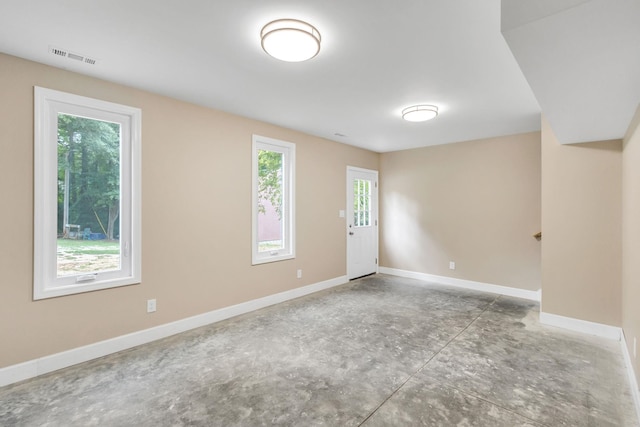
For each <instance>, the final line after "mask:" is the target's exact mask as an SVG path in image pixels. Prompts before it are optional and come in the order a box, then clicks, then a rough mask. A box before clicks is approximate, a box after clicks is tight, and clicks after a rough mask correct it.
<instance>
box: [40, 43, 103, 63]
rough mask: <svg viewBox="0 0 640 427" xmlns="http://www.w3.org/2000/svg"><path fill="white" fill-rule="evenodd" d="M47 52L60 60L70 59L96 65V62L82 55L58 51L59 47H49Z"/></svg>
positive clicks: (63, 50)
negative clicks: (60, 58)
mask: <svg viewBox="0 0 640 427" xmlns="http://www.w3.org/2000/svg"><path fill="white" fill-rule="evenodd" d="M49 52H50V53H52V54H53V55H56V56H60V57H62V58H67V59H71V60H73V61H77V62H84V63H85V64H89V65H96V64H97V63H98V60H97V59H95V58H90V57H88V56H86V55H82V54H80V53H74V52H69V51H68V50H66V49H60V48H59V47H55V46H49Z"/></svg>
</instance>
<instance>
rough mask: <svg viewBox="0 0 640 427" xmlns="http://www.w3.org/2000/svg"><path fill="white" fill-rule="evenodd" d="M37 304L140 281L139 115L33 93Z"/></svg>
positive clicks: (79, 98)
mask: <svg viewBox="0 0 640 427" xmlns="http://www.w3.org/2000/svg"><path fill="white" fill-rule="evenodd" d="M34 107H35V114H34V156H35V161H34V166H35V171H34V292H33V295H34V299H44V298H51V297H58V296H63V295H69V294H76V293H80V292H88V291H95V290H98V289H106V288H113V287H116V286H125V285H131V284H135V283H140V279H141V273H140V269H141V262H140V240H141V239H140V150H141V149H140V142H141V141H140V140H141V117H142V113H141V111H140V109H138V108H133V107H128V106H125V105H120V104H114V103H111V102H106V101H100V100H97V99H92V98H86V97H82V96H78V95H72V94H69V93H65V92H59V91H55V90H51V89H44V88H40V87H35V91H34Z"/></svg>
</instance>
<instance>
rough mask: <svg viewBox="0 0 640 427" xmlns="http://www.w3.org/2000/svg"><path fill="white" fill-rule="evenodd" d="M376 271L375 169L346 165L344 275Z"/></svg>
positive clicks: (349, 276)
mask: <svg viewBox="0 0 640 427" xmlns="http://www.w3.org/2000/svg"><path fill="white" fill-rule="evenodd" d="M377 272H378V171H373V170H369V169H361V168H355V167H352V166H348V167H347V277H348V278H349V280H351V279H355V278H357V277H361V276H366V275H367V274H371V273H377Z"/></svg>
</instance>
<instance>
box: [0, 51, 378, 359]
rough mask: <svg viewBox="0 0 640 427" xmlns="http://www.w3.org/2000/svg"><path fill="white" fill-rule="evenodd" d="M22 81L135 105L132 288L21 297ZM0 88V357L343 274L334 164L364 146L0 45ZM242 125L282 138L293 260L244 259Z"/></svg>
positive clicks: (341, 178)
mask: <svg viewBox="0 0 640 427" xmlns="http://www.w3.org/2000/svg"><path fill="white" fill-rule="evenodd" d="M34 85H37V86H42V87H46V88H51V89H56V90H62V91H67V92H71V93H76V94H79V95H84V96H89V97H93V98H99V99H104V100H107V101H112V102H118V103H122V104H127V105H131V106H135V107H140V108H141V109H142V115H143V116H142V120H143V122H142V123H143V127H142V134H143V147H142V152H143V160H142V167H143V171H142V180H143V182H142V191H143V195H142V211H143V218H142V224H143V228H142V238H143V247H142V277H143V282H142V284H141V285H135V286H129V287H124V288H117V289H110V290H104V291H97V292H91V293H85V294H80V295H73V296H66V297H61V298H53V299H47V300H40V301H35V302H34V301H33V300H32V277H33V276H32V269H33V261H32V258H33V243H32V242H33V224H32V223H33V86H34ZM0 93H1V94H2V96H1V97H0V117H1V118H2V119H1V121H0V152H2V153H3V154H2V156H0V171H2V175H3V179H2V183H3V185H2V186H0V200H2V201H3V202H2V203H3V206H2V209H0V224H2V225H3V227H2V229H3V232H2V237H1V240H0V271H1V272H2V279H0V282H1V286H0V342H1V343H2V345H1V346H0V348H1V349H2V350H1V351H0V367H4V366H8V365H12V364H16V363H19V362H23V361H26V360H31V359H34V358H37V357H40V356H44V355H48V354H52V353H56V352H60V351H63V350H67V349H70V348H74V347H78V346H82V345H85V344H89V343H93V342H97V341H100V340H104V339H107V338H112V337H115V336H119V335H122V334H126V333H130V332H134V331H138V330H142V329H145V328H149V327H152V326H155V325H159V324H163V323H167V322H170V321H174V320H178V319H181V318H185V317H188V316H192V315H196V314H199V313H203V312H207V311H211V310H214V309H217V308H221V307H225V306H229V305H232V304H237V303H240V302H244V301H248V300H251V299H255V298H259V297H263V296H266V295H270V294H274V293H277V292H281V291H286V290H289V289H293V288H296V287H300V286H304V285H308V284H312V283H317V282H320V281H323V280H328V279H332V278H335V277H339V276H343V275H345V274H346V259H345V257H346V243H345V231H344V230H345V223H344V218H339V217H338V211H339V210H340V209H345V208H346V206H345V203H346V202H345V200H346V190H345V188H346V186H345V182H346V166H347V165H353V166H359V167H364V168H370V169H378V157H379V156H378V154H376V153H373V152H369V151H366V150H362V149H357V148H354V147H350V146H346V145H342V144H338V143H334V142H331V141H328V140H324V139H321V138H316V137H311V136H308V135H305V134H302V133H299V132H295V131H292V130H287V129H283V128H280V127H277V126H272V125H269V124H265V123H261V122H257V121H253V120H249V119H245V118H241V117H238V116H234V115H231V114H226V113H223V112H220V111H215V110H211V109H207V108H203V107H198V106H195V105H191V104H187V103H184V102H179V101H176V100H173V99H169V98H165V97H162V96H158V95H154V94H150V93H147V92H143V91H140V90H136V89H132V88H128V87H124V86H120V85H117V84H112V83H108V82H104V81H100V80H96V79H93V78H90V77H87V76H82V75H78V74H74V73H71V72H67V71H64V70H60V69H55V68H51V67H47V66H44V65H40V64H36V63H32V62H28V61H24V60H21V59H17V58H14V57H10V56H6V55H0ZM254 133H255V134H259V135H264V136H268V137H271V138H277V139H282V140H285V141H290V142H294V143H296V156H297V170H296V173H297V179H296V185H297V203H296V212H297V257H296V259H295V260H289V261H282V262H278V263H272V264H266V265H260V266H255V267H252V266H251V246H250V244H251V218H250V213H251V208H250V206H251V204H250V198H251V135H252V134H254ZM299 268H300V269H302V270H303V278H302V279H296V270H297V269H299ZM149 298H156V299H157V304H158V311H157V312H156V313H154V314H147V313H146V300H147V299H149Z"/></svg>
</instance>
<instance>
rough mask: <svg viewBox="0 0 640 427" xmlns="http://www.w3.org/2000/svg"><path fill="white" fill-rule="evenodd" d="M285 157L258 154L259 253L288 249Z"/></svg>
mask: <svg viewBox="0 0 640 427" xmlns="http://www.w3.org/2000/svg"><path fill="white" fill-rule="evenodd" d="M283 180H284V155H283V154H282V153H280V152H276V151H269V150H258V252H270V251H277V250H280V249H283V248H284V221H283V218H282V214H283V212H284V211H285V206H284V203H283V201H284V199H283V197H282V196H283V194H282V193H283V190H284V187H283V182H284V181H283Z"/></svg>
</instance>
